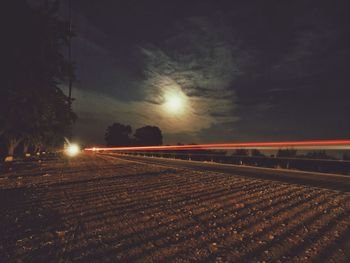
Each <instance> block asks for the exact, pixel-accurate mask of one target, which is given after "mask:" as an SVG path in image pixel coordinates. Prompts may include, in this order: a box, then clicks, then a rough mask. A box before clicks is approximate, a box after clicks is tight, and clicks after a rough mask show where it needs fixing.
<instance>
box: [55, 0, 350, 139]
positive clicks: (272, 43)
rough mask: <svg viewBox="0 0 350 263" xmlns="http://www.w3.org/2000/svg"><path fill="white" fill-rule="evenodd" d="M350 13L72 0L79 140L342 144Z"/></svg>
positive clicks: (335, 7) (291, 6) (280, 5)
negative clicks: (140, 136)
mask: <svg viewBox="0 0 350 263" xmlns="http://www.w3.org/2000/svg"><path fill="white" fill-rule="evenodd" d="M349 7H350V5H349V1H347V0H344V1H340V0H337V1H320V0H315V1H307V0H300V1H281V0H280V1H265V0H264V1H262V0H256V1H248V0H245V1H204V0H200V1H191V0H187V1H179V0H177V1H174V0H173V1H167V0H157V1H152V0H147V1H146V0H144V1H141V0H137V1H136V0H127V1H126V0H125V1H117V0H103V1H102V0H99V1H87V0H72V9H73V23H74V30H75V32H76V34H77V36H76V38H75V39H74V41H73V57H74V59H75V61H76V63H77V77H78V82H77V83H75V86H74V90H73V96H74V97H75V98H76V101H75V102H74V110H75V111H76V112H77V114H78V117H79V120H78V121H77V123H76V125H75V128H74V133H75V136H76V137H77V138H78V139H79V140H80V141H82V142H84V143H88V144H102V143H103V135H104V132H105V129H106V127H107V126H108V125H110V124H111V123H113V122H120V123H124V124H130V125H131V126H132V127H133V128H134V129H136V128H139V127H141V126H145V125H156V126H159V127H160V128H161V130H162V131H163V135H164V142H165V143H177V142H182V143H192V142H195V143H212V142H237V141H274V140H303V139H341V138H349V137H350V121H349V115H350V103H349V98H350V71H349V69H350V15H349V10H350V9H349ZM66 11H67V8H66V6H65V5H63V6H62V10H61V13H62V15H64V14H66V13H67V12H66ZM172 96H173V97H174V96H175V97H176V98H177V99H180V100H181V109H177V110H176V111H171V110H169V109H168V108H166V106H165V105H166V104H167V100H168V99H169V97H172Z"/></svg>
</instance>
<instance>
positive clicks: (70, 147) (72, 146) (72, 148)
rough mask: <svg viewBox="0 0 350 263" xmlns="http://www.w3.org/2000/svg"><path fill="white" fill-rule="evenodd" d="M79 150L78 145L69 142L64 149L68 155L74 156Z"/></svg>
mask: <svg viewBox="0 0 350 263" xmlns="http://www.w3.org/2000/svg"><path fill="white" fill-rule="evenodd" d="M79 152H80V147H79V145H77V144H75V143H71V144H69V145H68V146H67V148H66V150H65V153H66V154H67V155H68V156H70V157H74V156H76V155H78V154H79Z"/></svg>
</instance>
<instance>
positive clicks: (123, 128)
mask: <svg viewBox="0 0 350 263" xmlns="http://www.w3.org/2000/svg"><path fill="white" fill-rule="evenodd" d="M104 139H105V141H106V145H107V146H158V145H162V144H163V135H162V131H161V130H160V128H159V127H157V126H150V125H147V126H144V127H141V128H138V129H136V130H135V132H134V134H132V128H131V126H130V125H124V124H121V123H113V124H111V125H110V126H108V127H107V129H106V133H105V137H104Z"/></svg>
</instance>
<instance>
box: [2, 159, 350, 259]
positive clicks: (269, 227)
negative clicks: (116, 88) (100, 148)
mask: <svg viewBox="0 0 350 263" xmlns="http://www.w3.org/2000/svg"><path fill="white" fill-rule="evenodd" d="M0 188H1V190H0V207H1V211H2V212H1V217H0V236H1V240H0V261H1V262H21V261H23V262H43V261H54V262H69V261H81V262H91V261H96V262H107V261H110V262H135V261H139V262H152V261H153V262H169V261H175V262H188V261H211V262H215V261H216V262H259V261H260V262H262V261H267V262H270V261H273V262H278V260H279V261H280V262H287V261H298V262H310V261H311V262H349V259H350V194H349V193H344V192H339V191H333V190H327V189H320V188H314V187H308V186H302V185H292V184H287V183H281V182H272V181H268V180H258V179H250V178H244V177H240V176H235V175H230V174H225V173H216V172H204V171H193V170H186V169H175V168H167V167H164V166H159V165H152V164H142V163H138V162H129V161H126V160H122V159H118V158H113V157H108V156H88V155H82V156H80V157H78V158H75V159H71V160H66V159H60V160H52V161H47V162H43V163H41V164H39V165H37V166H31V168H27V169H20V170H18V171H17V172H11V173H3V174H1V176H0Z"/></svg>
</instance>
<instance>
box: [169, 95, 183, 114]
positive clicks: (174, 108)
mask: <svg viewBox="0 0 350 263" xmlns="http://www.w3.org/2000/svg"><path fill="white" fill-rule="evenodd" d="M164 98H165V102H164V107H165V109H166V111H167V112H168V113H171V114H176V115H178V114H181V113H183V112H184V111H185V108H186V95H185V94H183V93H182V92H180V91H169V92H167V93H166V94H165V95H164Z"/></svg>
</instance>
